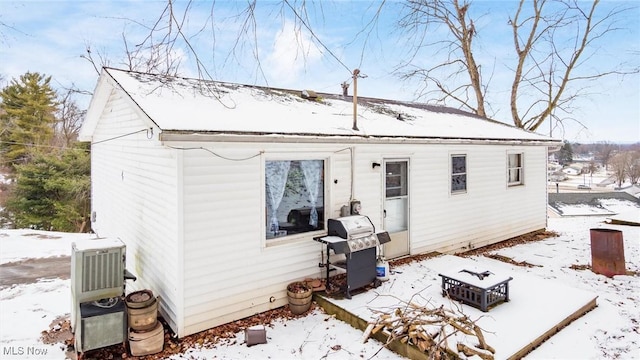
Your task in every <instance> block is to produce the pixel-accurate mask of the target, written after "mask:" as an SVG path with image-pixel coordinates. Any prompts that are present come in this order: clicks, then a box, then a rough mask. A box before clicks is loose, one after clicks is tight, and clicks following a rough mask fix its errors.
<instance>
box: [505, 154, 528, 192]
mask: <svg viewBox="0 0 640 360" xmlns="http://www.w3.org/2000/svg"><path fill="white" fill-rule="evenodd" d="M507 157H508V160H507V162H508V167H507V184H508V185H509V186H515V185H522V184H524V176H523V175H524V174H523V171H524V165H523V163H522V153H513V154H507Z"/></svg>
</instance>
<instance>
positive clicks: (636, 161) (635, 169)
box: [625, 151, 640, 184]
mask: <svg viewBox="0 0 640 360" xmlns="http://www.w3.org/2000/svg"><path fill="white" fill-rule="evenodd" d="M626 165H627V166H626V169H625V172H626V173H627V177H628V178H629V182H630V183H631V184H636V183H638V180H640V151H629V152H627V164H626Z"/></svg>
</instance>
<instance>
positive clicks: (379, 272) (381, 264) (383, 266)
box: [376, 256, 389, 281]
mask: <svg viewBox="0 0 640 360" xmlns="http://www.w3.org/2000/svg"><path fill="white" fill-rule="evenodd" d="M376 279H378V280H380V281H387V280H389V263H388V262H387V260H385V259H384V256H378V260H377V261H376Z"/></svg>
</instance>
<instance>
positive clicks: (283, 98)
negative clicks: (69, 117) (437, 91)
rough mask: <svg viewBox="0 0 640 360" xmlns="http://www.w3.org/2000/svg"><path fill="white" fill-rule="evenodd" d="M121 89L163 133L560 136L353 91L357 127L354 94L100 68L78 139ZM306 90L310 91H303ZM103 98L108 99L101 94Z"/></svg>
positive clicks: (85, 136)
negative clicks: (109, 96) (112, 91)
mask: <svg viewBox="0 0 640 360" xmlns="http://www.w3.org/2000/svg"><path fill="white" fill-rule="evenodd" d="M106 84H111V85H110V86H114V87H116V88H120V89H121V90H122V91H124V92H125V93H126V95H127V96H128V97H130V99H131V100H132V101H133V102H135V104H137V106H138V107H139V108H140V110H141V111H142V112H143V113H144V114H145V115H146V116H147V117H148V119H149V120H150V121H152V122H153V123H154V124H155V125H156V126H157V127H158V128H159V129H160V130H161V131H162V132H163V133H175V134H200V135H201V134H226V135H284V136H287V135H295V136H312V137H316V138H317V137H336V136H338V137H340V136H348V137H350V138H353V137H362V138H367V139H375V138H387V139H388V138H404V139H456V140H495V141H519V142H535V143H542V144H544V145H556V144H557V143H560V140H558V139H553V138H550V137H548V136H545V135H541V134H537V133H534V132H530V131H525V130H523V129H519V128H517V127H515V126H511V125H507V124H504V123H501V122H497V121H494V120H490V119H485V118H482V117H479V116H477V115H474V114H471V113H467V112H463V111H461V110H458V109H453V108H447V107H441V106H433V105H426V104H420V103H415V102H401V101H394V100H383V99H374V98H365V97H358V107H357V114H358V117H357V128H358V130H354V129H353V128H352V127H353V111H354V106H353V99H352V97H351V96H343V95H335V94H326V93H317V97H313V98H310V97H305V96H303V92H304V91H295V90H286V89H274V88H264V87H258V86H250V85H240V84H231V83H222V82H215V81H203V80H200V79H189V78H178V77H167V76H160V75H152V74H144V73H137V72H131V71H123V70H118V69H113V68H104V69H103V73H102V74H101V77H100V81H99V82H98V85H97V87H96V92H95V94H94V98H93V99H92V102H91V105H90V107H89V111H88V115H87V121H86V122H85V126H83V129H82V131H81V139H85V140H89V139H90V138H91V134H92V133H93V130H94V129H95V126H96V124H97V121H98V117H99V116H100V113H101V110H102V109H98V108H100V107H101V106H104V102H101V101H97V100H96V97H98V96H100V94H103V95H102V96H103V97H104V94H107V93H110V91H106V90H104V89H102V90H101V87H104V86H105V85H106ZM307 92H308V90H307ZM103 101H106V100H103Z"/></svg>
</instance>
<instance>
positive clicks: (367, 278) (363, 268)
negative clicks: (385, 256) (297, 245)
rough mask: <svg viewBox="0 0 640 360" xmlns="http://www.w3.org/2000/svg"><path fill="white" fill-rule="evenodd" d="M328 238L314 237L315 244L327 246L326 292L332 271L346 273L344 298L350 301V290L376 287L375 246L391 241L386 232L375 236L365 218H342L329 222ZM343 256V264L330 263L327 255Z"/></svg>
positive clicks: (377, 283)
mask: <svg viewBox="0 0 640 360" xmlns="http://www.w3.org/2000/svg"><path fill="white" fill-rule="evenodd" d="M327 227H328V229H327V230H328V234H327V236H322V237H315V238H313V239H314V240H315V241H318V242H321V243H323V244H326V246H327V254H326V257H327V258H326V263H325V264H323V266H325V267H326V269H327V290H329V287H330V286H329V285H330V282H329V281H330V278H329V272H330V271H331V270H332V269H335V268H341V269H343V270H346V277H347V283H346V286H345V289H344V291H345V297H346V298H347V299H351V291H352V290H355V289H358V288H361V287H364V286H367V285H369V284H372V283H373V284H374V285H379V281H378V280H376V260H377V247H378V245H381V244H385V243H387V242H389V241H390V240H391V239H390V238H389V234H388V233H387V232H381V233H375V227H374V226H373V223H372V222H371V220H370V219H369V218H368V217H367V216H364V215H351V216H344V217H340V218H336V219H328V223H327ZM331 251H333V252H334V253H335V254H344V255H345V259H344V260H343V261H336V262H334V263H331V261H330V259H329V255H330V252H331Z"/></svg>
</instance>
